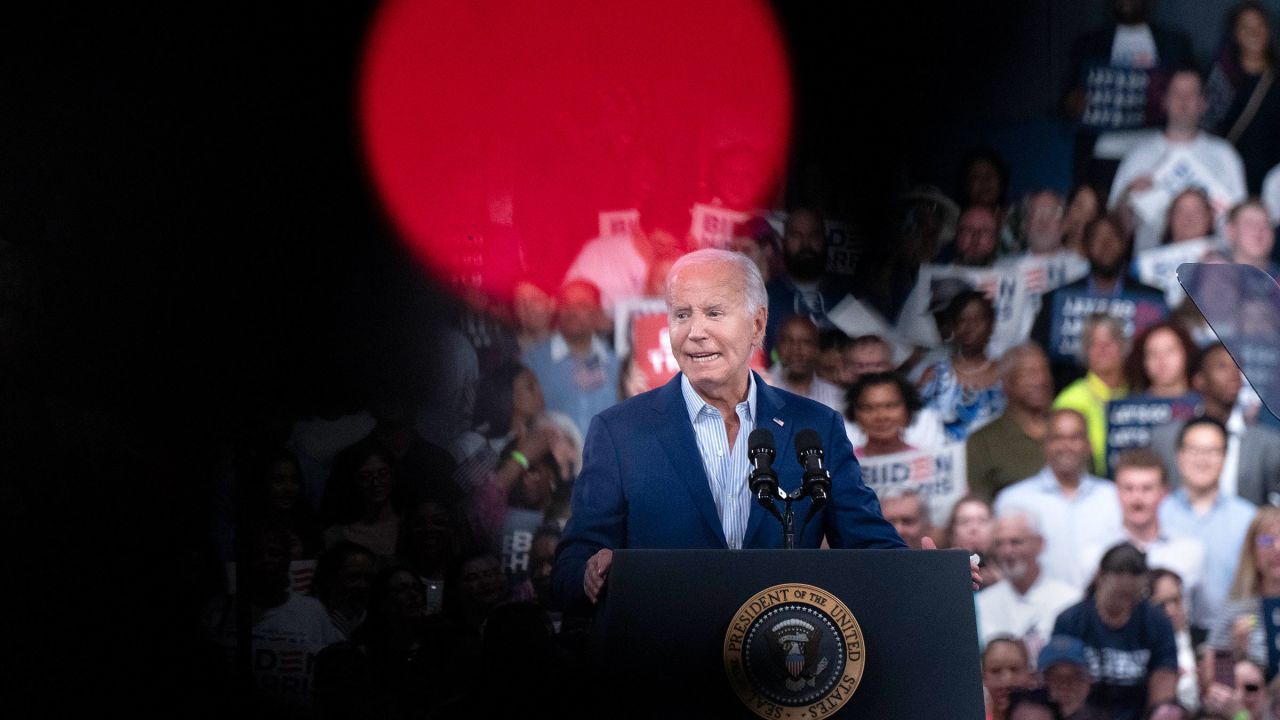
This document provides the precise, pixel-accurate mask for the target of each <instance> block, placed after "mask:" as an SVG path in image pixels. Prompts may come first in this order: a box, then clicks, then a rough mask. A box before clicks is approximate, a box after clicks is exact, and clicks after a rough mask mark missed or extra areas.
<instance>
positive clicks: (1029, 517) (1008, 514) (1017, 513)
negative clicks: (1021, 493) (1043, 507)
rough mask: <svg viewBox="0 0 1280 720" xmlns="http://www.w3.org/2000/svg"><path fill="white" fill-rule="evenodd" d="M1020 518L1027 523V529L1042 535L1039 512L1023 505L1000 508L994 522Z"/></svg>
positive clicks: (1037, 535) (1038, 535)
mask: <svg viewBox="0 0 1280 720" xmlns="http://www.w3.org/2000/svg"><path fill="white" fill-rule="evenodd" d="M1019 519H1020V520H1022V521H1023V522H1024V523H1026V524H1027V530H1029V531H1031V534H1032V535H1035V536H1036V537H1041V538H1042V537H1044V533H1043V532H1042V531H1041V529H1040V528H1041V524H1040V514H1039V513H1037V512H1036V511H1035V510H1032V509H1031V508H1025V507H1006V508H1003V509H1001V510H1000V512H999V513H998V514H997V515H996V522H1000V521H1001V520H1019Z"/></svg>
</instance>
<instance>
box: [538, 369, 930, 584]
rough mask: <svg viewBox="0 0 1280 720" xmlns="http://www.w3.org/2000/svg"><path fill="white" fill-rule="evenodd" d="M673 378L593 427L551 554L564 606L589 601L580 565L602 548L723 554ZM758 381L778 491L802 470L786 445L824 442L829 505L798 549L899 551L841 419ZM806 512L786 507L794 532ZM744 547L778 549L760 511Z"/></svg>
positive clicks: (774, 531) (775, 529)
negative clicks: (813, 438)
mask: <svg viewBox="0 0 1280 720" xmlns="http://www.w3.org/2000/svg"><path fill="white" fill-rule="evenodd" d="M680 377H681V376H680V375H678V374H677V375H676V376H675V377H674V378H672V380H671V381H670V382H668V383H667V384H666V385H664V386H662V387H661V388H658V389H657V390H651V391H649V392H647V393H644V394H643V395H639V396H637V397H634V398H632V399H630V400H628V401H626V402H624V403H622V404H620V405H615V406H614V407H612V408H610V409H608V410H606V411H604V412H602V413H600V414H599V415H597V416H596V417H595V419H594V420H593V421H592V422H591V429H590V430H589V431H588V432H587V439H586V443H585V447H584V451H583V466H582V472H581V473H580V474H579V476H578V479H577V480H576V481H575V482H574V488H573V513H572V515H571V516H570V518H569V522H568V525H566V527H565V532H564V536H563V538H562V539H561V541H560V546H559V548H558V549H557V551H556V563H555V569H554V571H553V576H552V582H553V589H554V592H555V596H556V599H557V601H558V603H559V604H560V606H561V607H566V608H567V607H573V606H579V605H581V604H582V603H585V602H586V594H585V592H584V591H583V589H582V578H583V572H584V570H585V567H586V562H587V559H588V558H590V557H591V556H592V555H594V554H595V553H596V551H598V550H600V549H602V548H609V549H618V548H702V549H705V548H728V543H727V541H726V540H725V537H724V529H723V527H722V526H721V524H720V517H719V516H718V515H717V514H716V506H715V501H714V500H713V499H712V496H711V487H710V483H709V481H708V480H707V474H706V471H705V470H704V469H703V467H702V457H701V455H700V454H699V452H698V445H697V441H696V440H695V439H694V432H693V425H692V424H691V423H690V422H689V412H688V409H687V408H686V406H685V402H684V395H683V393H681V391H680ZM755 382H756V427H766V428H769V429H770V430H772V431H773V436H774V440H775V444H776V447H777V457H776V458H775V460H774V470H775V471H776V472H777V473H778V480H779V485H780V487H781V488H782V489H783V490H785V491H788V492H790V491H791V490H793V489H795V488H797V487H799V486H800V484H801V478H802V475H803V469H802V468H801V467H800V464H799V462H798V461H797V460H796V457H795V449H794V441H793V438H794V437H795V434H796V433H797V432H799V431H800V430H802V429H804V428H811V429H813V430H814V431H816V432H817V433H818V435H819V436H820V437H821V438H822V447H823V449H824V452H825V456H826V458H825V460H826V464H827V468H828V470H830V472H831V500H830V502H829V503H828V504H827V507H826V508H824V509H823V510H822V511H821V512H819V513H818V514H817V515H816V516H815V517H814V518H813V520H812V521H811V522H810V523H809V525H808V526H807V527H805V528H804V532H803V534H801V535H798V536H797V538H796V545H797V547H806V548H816V547H818V546H819V545H820V544H821V542H822V536H823V534H824V533H825V534H826V536H827V541H828V542H829V543H830V545H831V546H832V547H837V548H904V547H906V545H905V544H904V543H903V542H902V538H900V537H899V536H898V533H897V532H895V531H894V529H893V526H892V525H890V524H889V523H888V522H887V521H885V519H884V516H883V515H881V513H880V502H879V500H877V499H876V495H875V493H873V492H872V491H871V490H870V489H868V488H867V486H866V485H864V484H863V482H862V472H861V470H860V469H859V466H858V461H857V460H856V459H855V458H854V456H853V446H852V445H850V444H849V437H848V435H846V434H845V429H844V423H843V422H842V421H841V419H840V416H839V415H837V414H836V413H835V411H833V410H831V409H830V408H828V407H826V406H825V405H822V404H820V403H817V402H814V401H812V400H809V399H807V398H804V397H800V396H799V395H795V394H792V393H789V392H787V391H785V390H779V389H778V388H773V387H769V386H768V385H766V384H765V383H764V382H763V381H762V380H761V379H760V376H759V375H756V378H755ZM775 418H776V419H777V420H781V421H782V423H783V424H782V425H781V426H779V425H778V423H777V422H775ZM737 442H746V437H745V436H741V437H739V438H738V440H737ZM742 482H743V483H744V484H745V483H746V482H747V478H745V477H744V478H742ZM809 503H810V501H809V500H808V499H807V498H806V499H805V500H802V501H800V502H797V503H796V504H795V505H794V506H793V507H794V508H795V510H796V525H797V531H798V530H799V526H800V525H801V523H802V522H803V520H804V517H805V515H806V514H807V513H808V510H809ZM778 509H779V510H781V509H782V505H781V503H779V505H778ZM743 547H747V548H781V547H782V525H781V523H779V522H778V521H777V520H776V519H775V518H773V517H772V516H770V514H769V512H768V511H767V510H765V509H764V508H762V507H761V506H760V505H759V504H758V503H753V504H752V507H751V515H750V516H749V518H748V520H747V531H746V535H745V537H744V538H743Z"/></svg>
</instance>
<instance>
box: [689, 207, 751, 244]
mask: <svg viewBox="0 0 1280 720" xmlns="http://www.w3.org/2000/svg"><path fill="white" fill-rule="evenodd" d="M690 214H692V216H693V222H692V223H691V224H690V226H689V234H690V235H691V236H692V237H693V241H694V247H697V248H700V249H701V248H720V249H722V250H727V249H730V248H731V247H732V246H733V229H734V228H735V227H737V225H738V223H741V222H744V221H746V220H747V219H748V218H750V217H751V216H750V215H748V214H746V213H744V212H739V211H737V210H730V209H729V208H727V207H722V206H720V205H706V204H704V203H694V206H693V209H692V210H690Z"/></svg>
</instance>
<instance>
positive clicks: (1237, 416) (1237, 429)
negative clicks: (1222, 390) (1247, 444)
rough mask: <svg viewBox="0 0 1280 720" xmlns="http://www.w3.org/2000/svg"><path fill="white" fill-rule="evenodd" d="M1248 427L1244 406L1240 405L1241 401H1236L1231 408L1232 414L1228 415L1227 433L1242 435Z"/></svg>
mask: <svg viewBox="0 0 1280 720" xmlns="http://www.w3.org/2000/svg"><path fill="white" fill-rule="evenodd" d="M1246 429H1248V425H1247V423H1245V421H1244V408H1242V407H1240V403H1236V405H1235V407H1233V408H1231V414H1230V415H1228V416H1227V433H1228V434H1230V435H1241V434H1243V433H1244V431H1245V430H1246Z"/></svg>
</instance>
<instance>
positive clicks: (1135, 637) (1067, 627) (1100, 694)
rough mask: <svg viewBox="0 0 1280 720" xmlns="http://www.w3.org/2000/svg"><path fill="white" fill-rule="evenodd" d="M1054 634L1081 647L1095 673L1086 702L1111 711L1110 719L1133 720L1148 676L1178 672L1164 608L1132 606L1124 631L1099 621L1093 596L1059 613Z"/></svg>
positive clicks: (1143, 698) (1140, 708)
mask: <svg viewBox="0 0 1280 720" xmlns="http://www.w3.org/2000/svg"><path fill="white" fill-rule="evenodd" d="M1053 634H1054V635H1070V636H1072V637H1077V638H1080V640H1081V641H1082V642H1083V643H1084V646H1085V657H1086V658H1087V659H1088V660H1089V668H1090V671H1091V672H1092V674H1093V687H1092V688H1091V689H1090V691H1089V702H1090V704H1092V705H1095V706H1097V707H1100V708H1105V709H1106V710H1108V711H1110V713H1111V717H1112V718H1113V720H1134V718H1137V717H1139V716H1140V715H1141V714H1142V712H1143V711H1144V710H1146V707H1147V681H1148V679H1149V678H1150V677H1151V673H1153V672H1155V671H1156V670H1159V669H1161V668H1164V669H1168V670H1172V671H1174V672H1175V673H1176V672H1177V671H1178V646H1177V643H1176V641H1175V640H1174V637H1173V625H1172V624H1171V623H1170V622H1169V618H1168V616H1166V615H1165V614H1164V611H1163V610H1160V609H1158V608H1153V607H1152V606H1150V605H1148V604H1147V603H1146V602H1145V601H1144V602H1140V603H1138V604H1137V606H1135V607H1134V608H1133V614H1132V615H1131V616H1129V622H1127V623H1125V625H1124V627H1122V628H1119V629H1115V628H1111V627H1109V626H1107V624H1106V623H1104V622H1102V618H1101V617H1100V616H1099V615H1098V608H1097V606H1096V605H1094V602H1093V598H1092V597H1087V598H1085V599H1084V600H1082V601H1080V602H1079V603H1077V604H1075V605H1072V606H1071V607H1069V608H1067V609H1066V610H1063V611H1062V614H1061V615H1059V616H1058V621H1057V622H1056V623H1054V626H1053Z"/></svg>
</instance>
